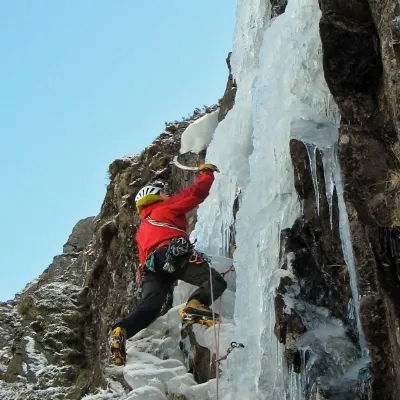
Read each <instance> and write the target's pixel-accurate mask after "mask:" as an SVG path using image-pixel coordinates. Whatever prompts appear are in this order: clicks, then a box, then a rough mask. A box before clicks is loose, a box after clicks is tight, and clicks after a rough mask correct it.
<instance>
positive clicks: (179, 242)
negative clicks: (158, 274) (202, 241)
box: [163, 237, 193, 273]
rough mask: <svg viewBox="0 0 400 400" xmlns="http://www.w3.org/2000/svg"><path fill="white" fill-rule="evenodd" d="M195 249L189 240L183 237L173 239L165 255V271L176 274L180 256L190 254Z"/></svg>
mask: <svg viewBox="0 0 400 400" xmlns="http://www.w3.org/2000/svg"><path fill="white" fill-rule="evenodd" d="M192 249H193V245H192V244H191V243H190V242H189V240H188V239H186V238H183V237H176V238H173V239H172V240H171V241H170V242H169V243H168V249H167V252H166V253H165V264H164V266H163V270H164V271H166V272H169V273H172V272H175V264H176V259H177V258H178V257H179V256H183V255H185V254H188V253H189V252H190V251H191V250H192Z"/></svg>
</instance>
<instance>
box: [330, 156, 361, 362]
mask: <svg viewBox="0 0 400 400" xmlns="http://www.w3.org/2000/svg"><path fill="white" fill-rule="evenodd" d="M335 157H336V169H335V186H336V193H337V197H338V206H339V232H340V240H341V242H342V250H343V256H344V260H345V263H346V265H347V268H348V271H349V277H350V289H351V294H352V297H353V303H354V311H355V316H356V323H357V330H358V335H359V340H360V347H361V351H362V353H363V355H366V354H368V349H367V344H366V341H365V336H364V331H363V329H362V326H361V321H360V299H359V293H358V286H357V271H356V265H355V258H354V252H353V246H352V242H351V233H350V224H349V216H348V214H347V209H346V204H345V202H344V196H343V183H342V172H341V168H340V164H339V161H338V159H337V154H336V155H335Z"/></svg>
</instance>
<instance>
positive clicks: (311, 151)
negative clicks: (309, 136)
mask: <svg viewBox="0 0 400 400" xmlns="http://www.w3.org/2000/svg"><path fill="white" fill-rule="evenodd" d="M305 145H306V148H307V153H308V159H309V160H310V171H311V177H312V181H313V185H314V195H315V202H316V204H317V215H319V188H318V177H317V146H315V145H313V144H309V143H305Z"/></svg>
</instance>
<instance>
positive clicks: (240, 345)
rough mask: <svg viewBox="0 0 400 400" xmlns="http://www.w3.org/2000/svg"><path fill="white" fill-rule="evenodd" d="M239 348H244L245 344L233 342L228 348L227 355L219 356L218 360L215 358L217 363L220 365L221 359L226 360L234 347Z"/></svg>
mask: <svg viewBox="0 0 400 400" xmlns="http://www.w3.org/2000/svg"><path fill="white" fill-rule="evenodd" d="M239 348H241V349H244V344H243V343H238V342H231V344H230V346H229V347H228V349H227V350H226V353H225V355H224V356H223V357H221V358H219V359H218V360H215V363H216V364H218V365H219V364H220V363H221V361H224V360H226V359H227V358H228V356H229V354H231V353H232V351H233V350H234V349H239Z"/></svg>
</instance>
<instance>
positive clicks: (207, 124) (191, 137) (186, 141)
mask: <svg viewBox="0 0 400 400" xmlns="http://www.w3.org/2000/svg"><path fill="white" fill-rule="evenodd" d="M218 112H219V109H217V110H215V111H213V112H211V113H209V114H206V115H204V116H203V117H201V118H199V119H197V120H196V121H194V122H193V123H191V124H190V125H189V126H188V127H187V128H186V129H185V131H184V132H183V133H182V137H181V149H180V153H181V154H184V153H187V152H189V151H191V152H193V153H200V151H202V150H205V149H206V148H207V146H208V145H209V144H210V142H211V139H212V137H213V134H214V131H215V128H216V127H217V125H218Z"/></svg>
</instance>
